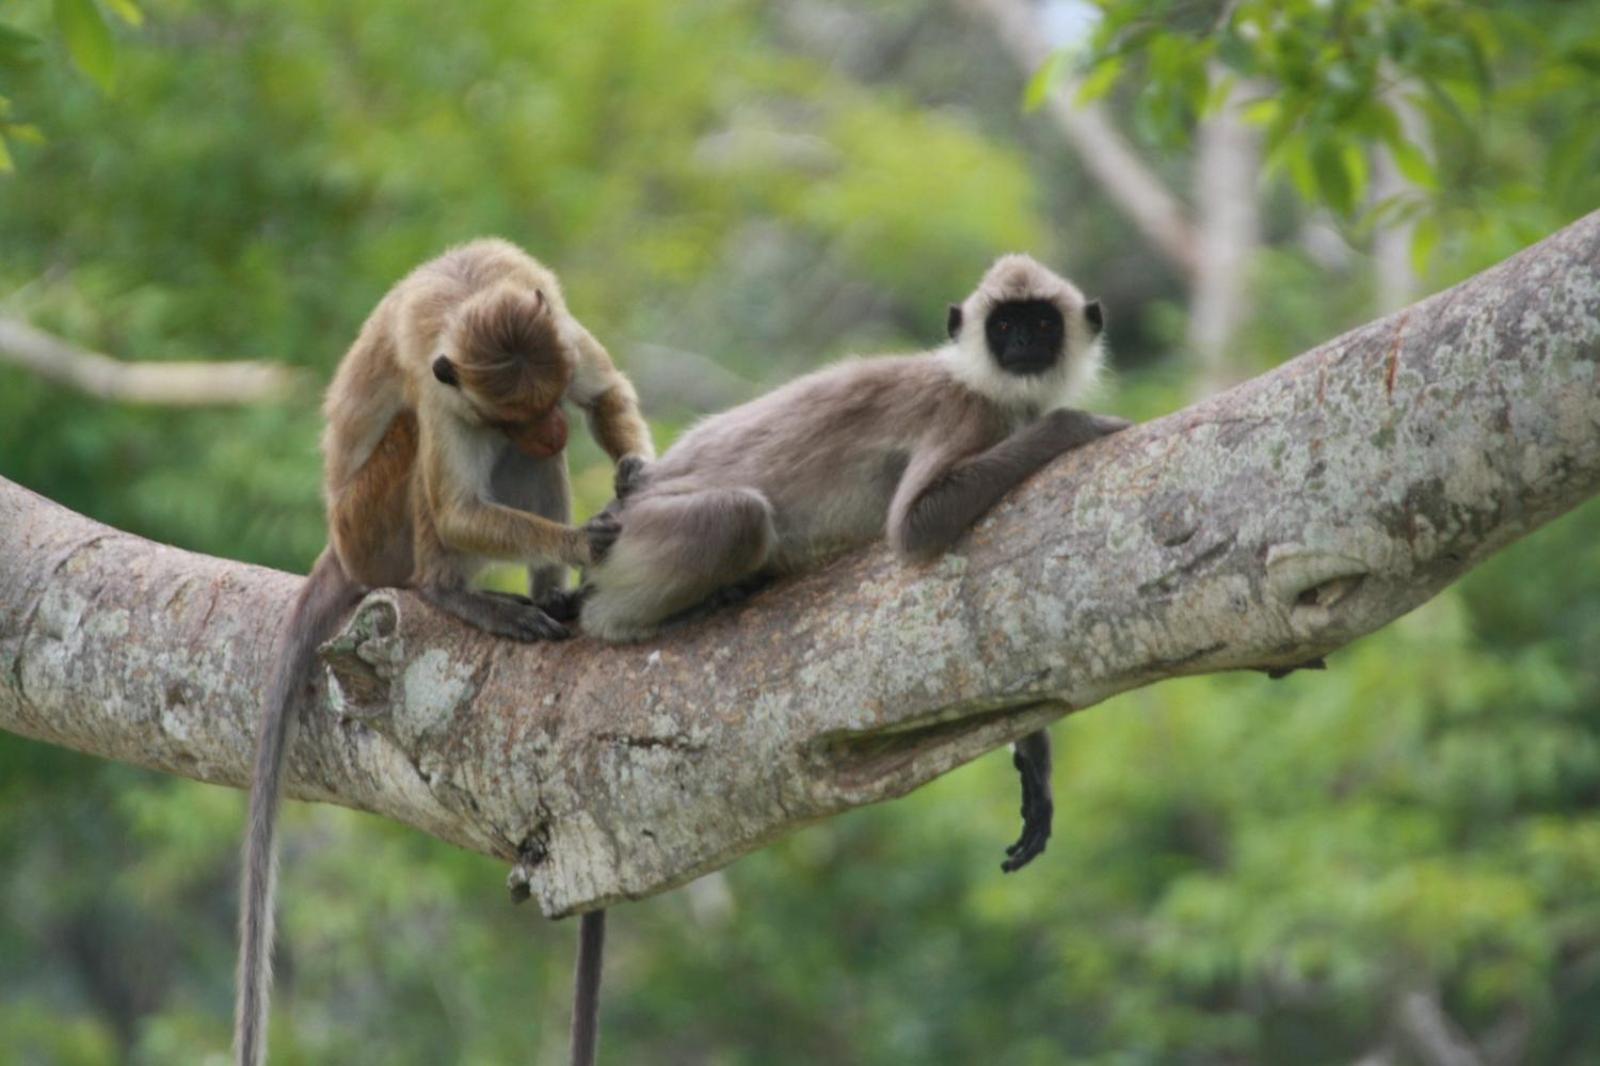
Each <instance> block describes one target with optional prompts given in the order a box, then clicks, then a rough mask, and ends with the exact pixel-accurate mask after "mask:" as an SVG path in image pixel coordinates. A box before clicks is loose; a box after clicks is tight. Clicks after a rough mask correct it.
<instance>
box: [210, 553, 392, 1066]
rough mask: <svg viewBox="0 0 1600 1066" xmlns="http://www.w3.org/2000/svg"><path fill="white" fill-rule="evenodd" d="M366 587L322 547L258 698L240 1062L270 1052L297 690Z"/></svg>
mask: <svg viewBox="0 0 1600 1066" xmlns="http://www.w3.org/2000/svg"><path fill="white" fill-rule="evenodd" d="M361 593H362V590H361V589H360V588H359V587H358V586H357V585H355V584H354V583H353V582H352V581H351V580H350V579H349V577H347V576H346V575H345V572H344V569H343V568H342V567H341V566H340V565H339V558H338V556H336V555H335V554H334V553H333V549H332V548H328V549H325V550H324V551H323V553H322V555H321V557H320V558H318V559H317V564H316V565H315V566H313V567H312V568H311V573H310V575H309V576H308V577H307V578H306V580H305V584H303V585H301V586H300V592H299V594H298V595H296V596H295V600H294V606H293V607H291V608H290V609H289V619H288V622H287V624H286V625H285V627H284V636H283V643H282V645H281V646H280V648H279V651H278V656H277V658H276V659H275V660H274V662H273V666H272V674H271V676H270V677H269V679H268V681H267V691H266V695H265V697H264V698H263V699H262V701H261V727H260V728H261V734H260V737H259V739H258V740H257V742H256V762H255V773H254V777H253V779H252V782H251V785H250V825H249V829H248V831H247V834H246V836H245V847H244V885H243V890H242V892H241V893H240V896H241V899H240V912H239V974H238V979H237V980H238V984H237V997H236V999H235V1002H234V1017H233V1054H234V1062H235V1063H236V1064H237V1066H262V1063H264V1062H265V1061H266V1057H267V996H268V994H269V992H270V991H271V987H272V925H273V900H272V896H273V891H274V889H275V888H276V887H277V879H278V854H277V846H276V845H277V828H278V796H279V793H280V792H281V791H282V788H283V767H284V761H285V756H286V755H287V754H288V751H289V747H290V745H291V744H292V743H293V741H294V727H295V710H296V704H297V703H298V697H299V696H300V694H301V691H302V688H303V686H304V685H305V683H306V679H307V677H308V676H309V675H310V673H311V668H312V665H313V663H314V662H315V657H316V653H317V647H318V645H320V644H321V643H322V642H323V641H325V640H327V639H328V638H329V637H330V636H332V635H333V629H334V626H335V624H336V623H337V622H338V621H339V619H340V618H341V617H342V616H343V615H344V612H345V611H346V610H347V609H348V608H349V607H351V606H352V605H353V604H354V603H355V602H356V601H357V600H359V599H360V598H361Z"/></svg>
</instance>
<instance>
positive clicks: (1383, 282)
mask: <svg viewBox="0 0 1600 1066" xmlns="http://www.w3.org/2000/svg"><path fill="white" fill-rule="evenodd" d="M1386 99H1387V102H1388V104H1389V106H1390V107H1392V108H1394V113H1395V116H1396V117H1397V118H1398V119H1399V120H1400V130H1401V132H1402V133H1403V134H1404V135H1405V138H1406V140H1408V141H1410V142H1411V143H1412V144H1414V145H1417V146H1418V147H1419V148H1423V146H1425V145H1426V143H1427V134H1426V129H1427V127H1426V124H1425V123H1424V122H1423V120H1422V115H1421V113H1420V112H1419V111H1418V110H1417V105H1416V104H1414V103H1412V102H1411V99H1410V98H1409V97H1407V96H1406V95H1405V93H1404V92H1401V91H1399V90H1395V91H1391V92H1390V93H1388V94H1387V97H1386ZM1424 150H1426V149H1425V148H1424ZM1411 190H1412V186H1411V183H1410V182H1408V181H1407V180H1406V178H1405V176H1404V175H1403V174H1401V173H1400V167H1399V165H1398V164H1397V163H1396V162H1395V158H1394V153H1392V152H1390V151H1389V150H1388V149H1387V148H1379V149H1378V150H1377V156H1376V158H1375V159H1374V160H1373V167H1372V199H1373V201H1374V202H1376V203H1382V202H1384V201H1385V200H1389V199H1392V198H1394V197H1397V196H1403V195H1405V194H1406V193H1407V192H1410V191H1411ZM1416 230H1417V227H1416V224H1415V223H1414V222H1412V221H1411V219H1410V218H1409V217H1400V218H1398V219H1395V220H1393V221H1391V222H1390V223H1389V224H1388V225H1385V226H1382V227H1380V228H1379V229H1378V231H1377V233H1375V234H1374V235H1373V238H1372V258H1373V265H1374V268H1375V269H1374V271H1373V281H1374V285H1375V286H1376V288H1377V292H1376V297H1377V299H1376V301H1375V303H1376V307H1377V309H1378V311H1379V312H1380V313H1385V314H1386V313H1388V312H1390V311H1393V310H1395V309H1397V308H1401V307H1404V306H1405V305H1406V304H1408V303H1410V302H1411V301H1413V300H1415V299H1416V298H1417V294H1418V292H1419V291H1420V290H1421V283H1420V282H1419V281H1418V279H1417V272H1416V271H1415V270H1414V269H1413V268H1412V265H1411V242H1412V237H1413V236H1415V234H1416Z"/></svg>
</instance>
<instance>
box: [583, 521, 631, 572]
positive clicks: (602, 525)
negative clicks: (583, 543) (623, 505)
mask: <svg viewBox="0 0 1600 1066" xmlns="http://www.w3.org/2000/svg"><path fill="white" fill-rule="evenodd" d="M583 534H584V536H586V537H588V538H589V557H590V565H591V566H593V565H597V564H599V563H601V562H603V561H604V560H605V557H606V556H607V555H609V554H610V552H611V546H612V545H613V544H615V543H616V542H617V538H618V537H619V536H621V535H622V522H621V521H620V520H619V519H618V518H617V516H616V514H615V513H613V512H612V511H611V509H610V508H607V509H606V510H604V511H601V512H600V513H599V514H597V515H595V516H594V517H593V518H591V519H589V521H587V522H585V523H584V524H583Z"/></svg>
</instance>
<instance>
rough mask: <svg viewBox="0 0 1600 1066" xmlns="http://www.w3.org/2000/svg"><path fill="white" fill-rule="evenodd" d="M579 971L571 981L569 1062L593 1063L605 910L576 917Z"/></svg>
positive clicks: (577, 1065)
mask: <svg viewBox="0 0 1600 1066" xmlns="http://www.w3.org/2000/svg"><path fill="white" fill-rule="evenodd" d="M578 921H579V925H578V971H577V976H576V977H575V978H574V979H573V982H572V1066H594V1056H595V1050H596V1048H597V1047H598V1045H599V1043H600V963H601V962H602V956H603V955H604V954H605V947H606V912H605V911H590V912H589V913H587V914H585V915H584V916H583V917H582V918H580V919H579V920H578Z"/></svg>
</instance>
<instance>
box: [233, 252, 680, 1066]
mask: <svg viewBox="0 0 1600 1066" xmlns="http://www.w3.org/2000/svg"><path fill="white" fill-rule="evenodd" d="M563 399H566V400H570V401H572V402H573V403H575V404H576V405H577V406H579V407H580V408H583V409H584V410H585V412H586V413H587V414H588V417H589V423H590V428H591V431H592V432H593V434H594V437H595V439H596V440H597V441H599V443H600V445H601V446H602V447H603V448H604V449H605V450H606V452H607V453H608V454H610V455H611V457H612V458H613V459H615V460H618V461H619V462H620V461H621V460H623V459H628V460H630V462H632V463H636V462H637V461H640V460H644V459H648V458H649V457H650V456H651V455H652V454H653V450H652V447H651V443H650V434H649V429H648V427H647V426H646V425H645V422H644V420H643V418H641V417H640V415H639V409H638V401H637V398H636V397H635V395H634V392H633V388H632V386H630V385H629V383H628V381H627V379H626V378H624V377H623V376H622V375H621V374H620V373H618V372H617V370H616V368H615V367H614V366H613V365H612V363H611V358H610V356H609V355H607V354H606V350H605V349H604V348H603V347H601V345H600V343H599V342H598V341H596V340H595V339H594V337H592V336H591V335H590V334H589V332H588V331H587V330H586V329H584V328H583V326H582V325H581V324H579V322H578V321H577V319H575V318H573V317H572V315H571V314H570V313H569V312H568V311H567V308H566V304H565V302H564V300H563V298H562V293H561V287H560V284H559V283H558V282H557V280H556V277H555V275H554V274H552V273H551V272H550V271H549V270H548V269H546V268H545V267H544V266H542V265H541V264H539V263H538V262H536V261H535V260H534V259H532V258H531V257H530V256H528V255H527V253H525V252H523V251H522V250H521V249H519V248H517V247H516V246H515V245H512V244H509V243H507V242H505V241H501V240H481V241H475V242H473V243H471V244H467V245H464V246H462V247H459V248H455V249H453V250H451V251H449V252H446V253H445V254H444V255H442V256H440V257H439V258H437V259H434V260H432V261H430V262H428V263H425V264H423V265H422V266H421V267H418V268H417V269H416V270H415V271H413V272H412V273H411V274H410V275H408V276H407V277H406V278H404V279H403V280H402V281H400V282H399V284H397V285H396V286H395V287H394V288H393V289H391V290H390V292H389V293H388V295H386V296H385V297H384V298H383V300H382V302H381V303H379V304H378V306H377V308H376V309H375V310H374V311H373V312H372V314H371V316H370V317H369V318H368V319H367V321H366V324H365V325H363V326H362V328H361V333H360V335H359V336H358V337H357V338H356V341H355V343H354V344H353V345H352V346H351V348H350V350H349V351H348V352H347V353H346V354H345V357H344V360H343V361H342V362H341V363H340V364H339V370H338V372H337V373H336V374H335V376H334V380H333V383H332V385H331V386H329V389H328V395H327V400H326V402H325V404H324V406H323V413H324V415H325V416H326V419H327V431H326V433H325V434H324V436H323V453H324V460H325V478H324V490H325V495H326V501H327V509H328V539H329V546H328V548H327V550H325V551H324V552H323V553H322V556H321V558H319V559H318V560H317V564H316V566H315V567H314V568H313V569H312V572H311V575H310V576H309V577H308V578H307V580H306V582H305V585H304V586H303V588H302V590H301V592H300V595H299V596H298V598H297V599H296V601H295V604H294V606H293V608H292V609H291V612H290V616H289V620H288V623H287V625H286V636H285V646H284V647H283V649H282V650H281V651H280V653H279V658H278V660H277V662H276V664H275V666H274V669H273V674H272V677H271V680H270V682H269V685H268V689H267V693H266V696H265V698H264V700H263V710H262V721H261V734H260V740H259V744H258V747H257V750H256V764H255V779H254V782H253V785H252V789H251V794H250V827H249V836H248V839H247V841H246V851H245V871H244V880H245V884H244V890H243V904H242V913H241V916H240V942H241V946H240V959H239V992H238V1002H237V1004H236V1014H235V1032H234V1052H235V1057H236V1061H237V1062H238V1063H239V1064H240V1066H260V1064H261V1063H262V1062H263V1061H264V1059H265V1056H266V1017H267V993H268V988H269V985H270V982H271V949H272V923H273V903H272V892H273V883H274V881H275V878H276V855H275V848H274V830H275V827H276V820H277V808H278V797H279V794H280V792H281V786H282V777H283V765H284V759H285V757H286V755H287V753H288V750H289V747H290V745H291V743H292V740H293V732H294V724H295V713H294V712H295V705H296V703H297V702H298V697H299V695H300V691H301V688H302V687H303V685H304V684H305V682H306V679H307V677H308V675H309V674H310V671H311V668H312V665H313V662H314V656H315V651H316V648H317V646H318V645H319V644H321V643H322V642H323V641H324V640H326V639H327V637H328V636H329V635H330V633H331V631H332V629H333V627H334V626H335V624H336V623H337V622H338V620H339V618H340V617H341V616H342V614H343V613H344V611H345V610H346V609H348V607H349V606H351V605H352V604H353V603H354V602H355V601H356V599H358V598H359V596H360V595H361V593H362V591H363V590H364V589H366V588H370V587H374V586H405V587H410V588H414V589H416V590H417V592H418V593H420V594H421V595H422V596H423V597H424V598H426V599H427V600H428V601H429V602H430V603H432V604H434V605H435V606H437V607H439V608H440V609H442V610H445V611H448V612H450V613H452V614H455V615H457V616H458V617H460V618H462V619H464V620H465V621H467V622H469V623H471V624H473V625H475V626H478V627H480V628H482V629H485V630H487V631H489V632H491V633H495V634H498V635H501V636H506V637H511V638H514V639H519V640H536V639H541V638H555V637H561V636H565V635H566V629H565V627H564V626H563V625H562V624H561V622H560V621H558V620H557V619H556V618H552V617H551V616H550V614H548V613H546V612H545V611H544V610H542V609H541V608H540V606H539V605H538V602H537V601H539V600H541V599H543V598H544V597H546V596H549V595H551V594H552V593H555V592H557V591H558V589H559V586H560V584H561V581H562V576H563V574H564V569H565V567H567V566H585V565H588V564H589V563H590V562H591V561H592V554H591V548H590V538H589V536H588V535H587V534H586V533H585V532H584V531H583V530H579V529H574V528H572V527H571V526H570V525H569V524H568V523H569V521H570V506H571V504H570V492H569V488H568V482H567V472H566V458H565V455H564V453H563V448H564V446H565V444H566V437H567V432H566V421H565V418H564V416H563V415H562V414H561V411H560V407H559V404H560V403H561V401H562V400H563ZM495 559H499V560H508V561H512V562H518V563H523V564H525V565H528V566H530V567H533V568H535V569H534V572H533V578H532V593H533V599H532V600H529V599H525V598H519V597H506V596H497V595H494V594H489V593H482V592H475V591H472V590H470V589H469V588H468V583H469V582H470V580H471V579H472V577H473V576H474V574H475V573H476V572H477V571H478V569H479V568H480V567H481V566H482V565H483V564H484V563H485V562H487V561H489V560H495ZM551 602H552V603H553V601H551ZM552 609H554V608H553V607H552Z"/></svg>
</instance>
